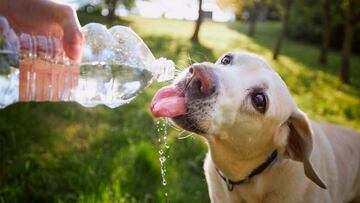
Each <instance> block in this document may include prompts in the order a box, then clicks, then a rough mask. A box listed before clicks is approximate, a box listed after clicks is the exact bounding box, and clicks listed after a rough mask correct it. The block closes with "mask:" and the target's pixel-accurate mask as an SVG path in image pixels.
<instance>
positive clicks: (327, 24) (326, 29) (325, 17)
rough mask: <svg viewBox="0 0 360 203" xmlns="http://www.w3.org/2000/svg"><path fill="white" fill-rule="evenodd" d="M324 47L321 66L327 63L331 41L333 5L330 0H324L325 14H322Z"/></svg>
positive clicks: (322, 47) (320, 59) (320, 60)
mask: <svg viewBox="0 0 360 203" xmlns="http://www.w3.org/2000/svg"><path fill="white" fill-rule="evenodd" d="M322 23H323V30H322V45H321V51H320V57H319V62H320V63H321V64H326V63H327V53H328V49H329V44H330V39H331V24H332V22H331V3H330V1H329V0H323V14H322Z"/></svg>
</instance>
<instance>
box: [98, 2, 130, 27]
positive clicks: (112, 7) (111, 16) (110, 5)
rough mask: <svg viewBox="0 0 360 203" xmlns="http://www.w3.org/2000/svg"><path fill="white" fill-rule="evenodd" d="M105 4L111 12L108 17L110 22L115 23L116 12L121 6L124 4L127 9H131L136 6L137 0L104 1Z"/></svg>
mask: <svg viewBox="0 0 360 203" xmlns="http://www.w3.org/2000/svg"><path fill="white" fill-rule="evenodd" d="M104 3H105V5H106V7H107V9H108V10H109V14H108V15H107V20H108V22H113V21H114V20H115V17H116V15H115V10H116V8H117V7H118V6H119V5H120V4H123V5H125V7H126V8H127V9H130V8H131V7H133V6H134V3H135V0H104Z"/></svg>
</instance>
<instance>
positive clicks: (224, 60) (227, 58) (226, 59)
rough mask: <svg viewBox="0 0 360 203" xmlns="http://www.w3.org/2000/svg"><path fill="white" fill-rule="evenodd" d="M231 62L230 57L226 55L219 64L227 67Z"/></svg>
mask: <svg viewBox="0 0 360 203" xmlns="http://www.w3.org/2000/svg"><path fill="white" fill-rule="evenodd" d="M231 60H232V56H230V55H226V56H224V58H222V59H221V64H223V65H228V64H230V63H231Z"/></svg>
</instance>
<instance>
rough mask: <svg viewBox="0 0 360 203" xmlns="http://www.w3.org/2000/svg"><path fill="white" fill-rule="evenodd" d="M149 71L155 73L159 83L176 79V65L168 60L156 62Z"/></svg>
mask: <svg viewBox="0 0 360 203" xmlns="http://www.w3.org/2000/svg"><path fill="white" fill-rule="evenodd" d="M148 70H149V71H150V72H152V73H153V75H154V78H155V79H156V80H157V81H158V82H165V81H168V80H172V79H174V77H175V64H174V62H173V61H171V60H168V59H166V58H159V59H156V60H154V61H153V62H152V64H151V65H150V66H149V67H148Z"/></svg>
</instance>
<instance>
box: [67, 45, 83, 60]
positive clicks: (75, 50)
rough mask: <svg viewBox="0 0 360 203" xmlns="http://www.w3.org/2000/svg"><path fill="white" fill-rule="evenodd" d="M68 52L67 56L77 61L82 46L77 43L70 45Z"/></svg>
mask: <svg viewBox="0 0 360 203" xmlns="http://www.w3.org/2000/svg"><path fill="white" fill-rule="evenodd" d="M68 52H69V53H68V56H69V57H70V58H71V59H73V60H75V61H78V60H80V57H81V52H82V46H80V45H78V44H74V45H70V46H69V50H68Z"/></svg>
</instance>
